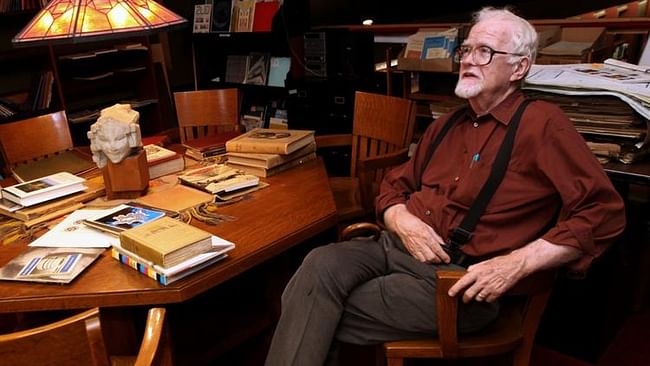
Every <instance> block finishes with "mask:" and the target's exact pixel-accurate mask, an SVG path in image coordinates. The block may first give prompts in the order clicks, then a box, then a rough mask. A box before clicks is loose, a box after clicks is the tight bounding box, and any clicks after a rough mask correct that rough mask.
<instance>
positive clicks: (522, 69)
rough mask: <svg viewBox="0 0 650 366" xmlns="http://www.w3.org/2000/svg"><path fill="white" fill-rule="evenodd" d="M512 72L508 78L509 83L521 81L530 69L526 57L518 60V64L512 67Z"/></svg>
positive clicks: (528, 60)
mask: <svg viewBox="0 0 650 366" xmlns="http://www.w3.org/2000/svg"><path fill="white" fill-rule="evenodd" d="M513 67H514V71H513V73H512V75H511V76H510V81H519V80H523V79H524V78H525V77H526V74H527V73H528V69H530V59H529V58H528V57H522V58H520V59H519V62H517V63H515V64H514V65H513Z"/></svg>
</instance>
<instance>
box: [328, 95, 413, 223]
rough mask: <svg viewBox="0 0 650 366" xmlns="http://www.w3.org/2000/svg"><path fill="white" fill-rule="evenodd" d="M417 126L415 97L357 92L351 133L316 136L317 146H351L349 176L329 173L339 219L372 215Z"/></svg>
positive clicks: (405, 158)
mask: <svg viewBox="0 0 650 366" xmlns="http://www.w3.org/2000/svg"><path fill="white" fill-rule="evenodd" d="M414 126H415V104H414V103H413V101H411V100H407V99H403V98H398V97H392V96H386V95H381V94H371V93H365V92H356V95H355V102H354V121H353V126H352V134H351V135H349V134H344V135H321V136H316V146H317V147H318V148H327V147H340V146H351V148H352V155H351V161H350V176H349V177H330V187H331V189H332V193H333V194H334V201H335V202H336V211H337V214H338V217H339V221H340V222H349V221H351V220H355V219H356V220H358V219H359V218H361V217H366V216H369V215H372V212H373V210H374V199H375V196H376V195H377V192H378V187H379V183H380V182H381V180H382V178H383V177H384V175H385V173H386V171H387V170H388V169H389V168H390V167H392V166H395V165H397V164H401V163H403V162H405V161H406V160H407V159H408V147H409V145H410V144H411V141H412V139H413V128H414Z"/></svg>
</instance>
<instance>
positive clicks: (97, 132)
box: [88, 104, 149, 199]
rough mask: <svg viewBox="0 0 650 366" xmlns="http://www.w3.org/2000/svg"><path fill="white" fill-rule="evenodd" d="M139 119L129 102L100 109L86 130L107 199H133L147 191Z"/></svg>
mask: <svg viewBox="0 0 650 366" xmlns="http://www.w3.org/2000/svg"><path fill="white" fill-rule="evenodd" d="M139 118H140V114H139V113H138V112H137V111H134V110H133V109H131V106H130V105H128V104H116V105H114V106H112V107H109V108H105V109H102V111H101V113H100V115H99V118H98V119H97V122H95V123H94V124H93V125H91V126H90V131H88V139H90V150H91V151H92V153H93V161H94V162H95V163H96V164H97V166H98V167H99V168H101V169H102V173H103V175H104V185H105V186H106V197H107V198H108V199H115V198H136V197H139V196H141V195H143V194H145V193H146V191H147V188H148V184H149V167H148V165H147V158H146V154H145V152H144V149H143V148H142V137H141V136H140V125H139V123H138V120H139Z"/></svg>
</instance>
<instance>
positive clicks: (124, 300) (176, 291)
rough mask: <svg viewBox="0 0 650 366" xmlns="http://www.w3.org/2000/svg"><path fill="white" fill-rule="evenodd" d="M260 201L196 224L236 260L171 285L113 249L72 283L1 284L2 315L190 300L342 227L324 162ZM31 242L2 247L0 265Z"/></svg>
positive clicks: (292, 173)
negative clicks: (224, 243) (225, 218)
mask: <svg viewBox="0 0 650 366" xmlns="http://www.w3.org/2000/svg"><path fill="white" fill-rule="evenodd" d="M266 181H267V182H268V183H269V184H270V185H269V186H268V187H266V188H264V189H261V190H259V191H257V192H255V193H253V198H251V199H246V200H243V201H240V202H237V203H234V204H232V205H228V206H223V207H221V208H220V209H219V211H220V212H221V213H223V214H226V215H232V216H234V217H236V220H234V221H230V222H222V223H220V224H218V225H216V226H206V225H203V224H202V223H196V221H193V224H196V225H197V226H199V227H201V228H204V229H206V230H208V231H210V232H212V233H213V234H215V235H218V236H220V237H222V238H224V239H226V240H230V241H232V242H234V243H235V244H236V247H235V249H233V250H232V251H231V252H230V253H229V257H228V258H226V259H225V260H223V261H221V262H218V263H216V264H215V265H213V266H210V267H209V268H206V269H204V270H202V271H200V272H198V273H196V274H193V275H191V276H188V277H187V278H184V279H182V280H179V281H177V282H174V283H172V284H170V285H168V286H162V285H159V284H158V283H157V282H156V281H153V280H152V279H150V278H148V277H146V276H144V275H142V274H140V273H138V272H136V271H134V270H133V269H130V268H127V267H126V266H124V265H122V264H120V263H119V262H117V261H116V260H115V259H112V258H111V256H110V252H109V251H106V252H104V253H103V254H102V256H101V257H100V258H99V259H98V260H97V261H96V262H95V263H93V264H92V265H91V266H90V267H89V268H87V269H86V270H85V271H84V272H83V273H82V274H81V275H80V276H79V278H77V279H75V280H74V281H73V282H72V283H71V284H69V285H64V286H59V285H52V284H37V283H28V282H10V281H0V312H31V311H43V310H65V309H84V308H91V307H94V306H100V307H125V306H138V305H152V304H171V303H182V302H185V301H187V300H189V299H191V298H193V297H195V296H196V295H198V294H201V293H204V292H206V291H208V290H209V289H211V288H214V287H216V286H219V285H220V284H222V283H223V282H225V281H227V280H228V279H231V278H233V277H235V276H237V275H239V274H241V273H243V272H245V271H247V270H248V269H250V268H252V267H254V266H256V265H259V264H261V263H263V262H265V261H268V260H269V259H271V258H273V257H275V256H277V255H279V254H280V253H282V252H284V251H286V250H287V249H289V248H291V247H293V246H296V245H297V244H299V243H301V242H304V241H305V240H307V239H309V238H311V237H313V236H315V235H317V234H319V233H321V232H324V231H326V230H327V229H329V228H331V227H333V226H334V225H335V224H336V207H335V205H334V200H333V198H332V193H331V191H330V188H329V183H328V178H327V174H326V172H325V169H324V166H323V164H322V162H321V161H320V160H316V161H311V162H308V163H306V164H305V165H303V166H300V167H297V168H295V169H291V170H289V171H286V172H283V173H282V174H279V175H277V176H273V177H270V178H267V179H266ZM25 246H26V243H19V244H11V245H7V246H4V247H0V265H4V264H5V263H7V262H8V261H9V260H10V259H11V258H13V257H14V256H16V255H17V254H19V253H20V252H21V251H23V250H24V249H25Z"/></svg>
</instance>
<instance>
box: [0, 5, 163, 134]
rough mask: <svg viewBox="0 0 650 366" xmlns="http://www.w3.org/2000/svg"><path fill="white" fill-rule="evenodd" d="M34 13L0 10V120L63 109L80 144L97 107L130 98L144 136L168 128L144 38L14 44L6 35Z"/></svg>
mask: <svg viewBox="0 0 650 366" xmlns="http://www.w3.org/2000/svg"><path fill="white" fill-rule="evenodd" d="M35 13H36V9H35V8H34V9H33V10H21V11H10V12H1V11H0V23H1V24H2V26H1V27H0V64H1V65H2V68H0V123H6V122H11V121H16V120H22V119H26V118H30V117H34V116H38V115H42V114H46V113H50V112H54V111H58V110H65V111H66V114H67V116H68V120H69V123H70V130H71V133H72V137H73V141H74V144H75V145H77V146H83V145H88V144H89V142H88V139H87V137H86V132H87V131H88V129H89V127H90V124H92V123H94V122H95V121H96V119H97V116H98V113H99V110H100V109H102V108H105V107H108V106H111V105H113V104H115V103H119V102H122V103H124V102H130V103H132V104H133V105H134V108H135V109H136V110H138V111H139V112H140V125H141V129H142V133H143V135H149V134H155V133H157V132H159V131H161V130H164V129H166V128H169V126H168V125H169V123H168V121H167V120H164V119H163V118H162V114H161V111H160V106H159V104H160V103H159V95H158V90H159V89H158V86H157V80H156V75H155V71H154V67H153V63H152V58H151V46H150V44H149V39H148V38H147V37H135V38H126V39H117V40H111V41H102V42H89V43H79V44H69V45H55V46H37V47H34V46H32V47H21V48H14V47H13V45H12V44H11V39H12V38H13V36H15V35H16V34H17V33H18V32H19V31H20V29H22V27H23V26H24V25H25V24H27V23H28V22H29V20H30V19H31V18H32V17H33V16H34V14H35Z"/></svg>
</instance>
